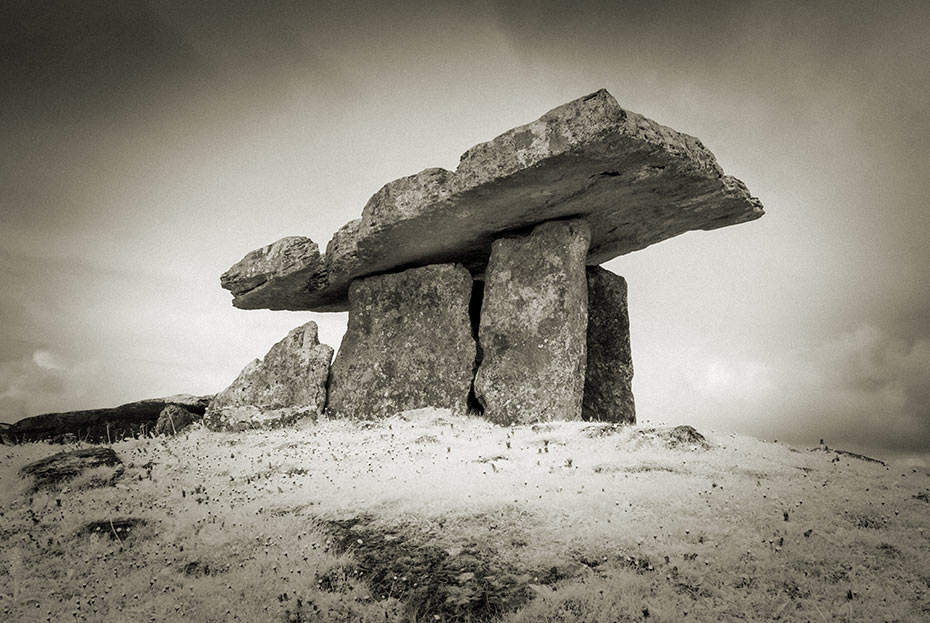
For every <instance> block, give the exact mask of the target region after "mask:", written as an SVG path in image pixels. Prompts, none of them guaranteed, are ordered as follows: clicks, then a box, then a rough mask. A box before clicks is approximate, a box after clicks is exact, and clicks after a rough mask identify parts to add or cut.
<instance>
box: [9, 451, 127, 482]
mask: <svg viewBox="0 0 930 623" xmlns="http://www.w3.org/2000/svg"><path fill="white" fill-rule="evenodd" d="M122 462H123V461H122V460H120V458H119V457H118V456H117V455H116V452H114V451H113V450H112V449H111V448H83V449H81V450H72V451H70V452H59V453H58V454H53V455H52V456H47V457H45V458H44V459H40V460H38V461H35V462H34V463H30V464H29V465H26V466H25V467H23V468H22V469H21V470H19V471H20V474H22V475H23V476H32V477H33V478H34V479H35V486H36V487H37V488H38V487H44V486H49V485H53V484H56V483H59V482H62V481H64V480H70V479H71V478H74V477H75V476H78V475H79V474H81V473H82V472H84V471H85V470H88V469H91V468H94V467H106V466H113V465H119V464H120V463H122Z"/></svg>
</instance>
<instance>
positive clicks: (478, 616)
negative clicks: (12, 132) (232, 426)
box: [0, 410, 930, 623]
mask: <svg viewBox="0 0 930 623" xmlns="http://www.w3.org/2000/svg"><path fill="white" fill-rule="evenodd" d="M702 432H704V431H702ZM666 437H667V435H663V433H662V431H661V430H660V431H658V432H656V431H650V430H647V429H644V428H634V429H629V428H627V429H624V428H620V429H617V428H614V427H609V426H603V425H592V424H586V423H580V422H567V423H553V424H547V425H540V426H535V427H529V426H527V427H514V428H501V427H496V426H493V425H491V424H488V423H487V422H484V421H481V420H478V419H472V418H465V417H456V416H451V415H448V414H444V413H442V412H437V411H433V410H423V411H420V412H412V413H408V414H405V415H404V416H400V417H396V418H391V419H389V420H385V421H381V422H350V421H325V420H324V421H320V422H318V423H305V424H302V425H299V426H298V427H296V428H291V429H287V430H278V431H248V432H241V433H210V432H207V431H205V430H201V429H195V430H194V431H192V432H191V433H189V434H186V435H182V436H181V437H178V438H173V439H165V438H155V439H151V438H150V439H142V440H134V441H125V442H121V443H118V444H115V445H114V446H113V447H114V449H115V450H116V452H117V453H118V454H119V455H120V456H121V457H122V458H123V460H124V461H125V466H124V471H123V472H122V473H121V474H118V478H117V479H116V484H115V485H113V486H108V484H107V483H111V482H112V481H113V475H114V473H113V472H114V469H113V468H99V469H98V470H95V472H94V473H92V474H86V475H84V476H82V477H79V478H78V479H77V480H74V481H72V482H70V483H66V484H64V485H62V486H59V487H57V488H52V489H48V490H41V491H37V492H34V493H30V490H29V487H30V483H28V482H26V481H24V480H22V479H21V477H20V476H18V474H17V471H18V470H19V468H21V467H22V466H23V465H25V464H26V463H28V462H30V461H33V460H36V459H39V458H42V457H43V456H46V455H48V454H53V453H54V452H56V451H59V450H60V449H61V448H60V447H50V446H47V445H44V444H34V445H27V446H16V447H12V448H4V449H3V455H2V456H4V460H3V464H2V469H0V504H2V509H3V510H2V511H0V512H2V513H3V514H2V516H0V538H2V542H3V550H2V554H0V587H2V588H0V617H2V618H3V619H4V620H12V621H62V620H67V621H74V620H77V621H83V620H86V621H98V620H112V621H188V620H197V621H379V622H382V623H383V622H385V621H404V620H411V619H419V620H489V619H491V618H501V619H502V620H504V621H521V622H529V621H592V622H598V621H604V622H607V621H642V620H649V621H679V620H683V619H688V620H699V621H709V620H753V621H755V620H786V621H795V620H796V621H807V620H810V621H882V620H886V621H922V620H926V619H927V618H928V617H930V571H928V569H930V512H928V511H930V505H928V503H927V502H926V499H927V492H928V487H930V478H928V476H927V474H925V473H918V472H915V471H913V470H910V469H908V470H906V471H905V470H902V469H896V468H895V467H894V466H893V465H892V466H882V465H878V464H876V463H871V462H867V461H863V460H860V459H856V458H855V457H850V456H844V455H837V454H835V453H832V452H812V451H806V450H805V451H800V452H798V451H794V450H792V449H790V448H787V447H785V446H783V445H778V444H772V443H764V442H760V441H756V440H753V439H748V438H745V437H738V436H734V435H726V434H725V435H707V437H708V441H709V442H710V448H709V449H703V448H701V447H700V446H698V445H695V444H688V443H685V444H683V445H678V446H675V447H670V444H668V443H666ZM837 459H838V460H837ZM107 470H110V471H107ZM128 519H139V520H143V521H142V522H139V523H136V524H126V525H127V526H130V527H131V529H128V530H124V531H118V530H115V529H114V530H111V531H109V532H107V531H106V530H105V529H103V530H99V531H96V532H94V531H91V532H90V533H87V531H86V530H85V528H86V526H87V524H89V523H90V522H95V521H99V522H105V523H103V524H101V525H103V526H106V525H109V522H111V521H113V522H114V524H113V525H114V526H117V525H119V523H118V522H119V521H120V520H128ZM340 526H341V527H342V528H340ZM437 617H438V618H437Z"/></svg>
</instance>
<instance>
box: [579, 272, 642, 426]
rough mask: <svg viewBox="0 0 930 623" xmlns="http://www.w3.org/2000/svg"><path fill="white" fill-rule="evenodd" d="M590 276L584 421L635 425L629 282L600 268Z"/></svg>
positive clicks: (582, 408) (582, 412) (582, 410)
mask: <svg viewBox="0 0 930 623" xmlns="http://www.w3.org/2000/svg"><path fill="white" fill-rule="evenodd" d="M587 273H588V339H587V342H588V365H587V371H586V372H585V385H584V402H583V403H582V406H581V416H582V418H583V419H585V420H597V421H601V422H619V423H624V424H635V423H636V409H635V407H634V404H633V387H632V382H633V358H632V356H631V354H630V317H629V312H628V311H627V296H626V295H627V287H626V279H624V278H623V277H621V276H620V275H616V274H614V273H612V272H610V271H609V270H607V269H604V268H601V267H600V266H590V267H588V269H587Z"/></svg>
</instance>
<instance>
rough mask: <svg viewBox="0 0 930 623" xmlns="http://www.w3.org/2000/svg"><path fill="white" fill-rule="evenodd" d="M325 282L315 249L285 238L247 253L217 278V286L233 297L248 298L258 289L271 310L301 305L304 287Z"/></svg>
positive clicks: (307, 242) (301, 239)
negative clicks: (218, 282) (267, 301)
mask: <svg viewBox="0 0 930 623" xmlns="http://www.w3.org/2000/svg"><path fill="white" fill-rule="evenodd" d="M325 283H326V272H325V268H324V267H323V260H322V256H321V255H320V248H319V246H318V245H317V244H316V243H315V242H313V241H312V240H310V239H309V238H304V237H301V236H289V237H287V238H282V239H281V240H278V241H277V242H274V243H272V244H269V245H267V246H264V247H262V248H261V249H256V250H255V251H251V252H250V253H248V254H247V255H246V256H245V257H244V258H242V260H241V261H239V262H238V263H236V264H235V265H233V266H232V267H231V268H230V269H229V270H227V271H226V272H225V273H223V274H222V275H221V276H220V285H222V286H223V287H224V288H226V289H227V290H230V291H231V292H232V293H233V296H236V297H243V296H248V294H249V293H250V292H253V291H255V290H256V289H260V291H261V292H262V293H263V296H267V297H269V300H273V301H275V305H274V306H273V307H271V309H293V308H294V306H299V305H301V301H302V300H303V296H304V292H305V291H306V290H307V288H315V287H322V286H323V285H325Z"/></svg>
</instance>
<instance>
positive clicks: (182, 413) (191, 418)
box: [155, 404, 203, 435]
mask: <svg viewBox="0 0 930 623" xmlns="http://www.w3.org/2000/svg"><path fill="white" fill-rule="evenodd" d="M202 417H203V414H202V413H201V414H197V413H193V412H191V411H188V410H187V409H185V408H184V407H182V406H179V405H175V404H170V405H168V406H166V407H165V408H164V409H162V410H161V413H159V414H158V421H157V422H155V434H156V435H176V434H178V433H179V432H181V431H183V430H184V429H185V428H187V427H188V426H190V425H191V424H193V423H194V422H197V421H198V420H200V419H201V418H202Z"/></svg>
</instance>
